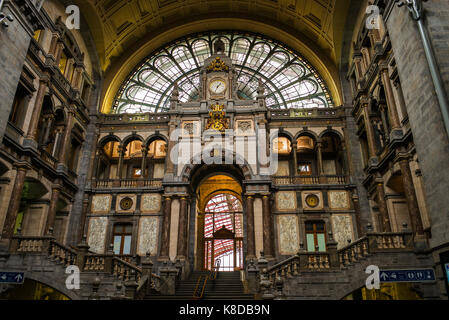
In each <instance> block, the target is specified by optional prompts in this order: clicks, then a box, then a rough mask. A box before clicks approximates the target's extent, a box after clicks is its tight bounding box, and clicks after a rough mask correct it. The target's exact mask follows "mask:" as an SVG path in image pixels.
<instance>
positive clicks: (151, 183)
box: [92, 178, 162, 189]
mask: <svg viewBox="0 0 449 320" xmlns="http://www.w3.org/2000/svg"><path fill="white" fill-rule="evenodd" d="M92 187H94V188H104V189H109V188H161V187H162V178H160V179H101V180H96V179H93V180H92Z"/></svg>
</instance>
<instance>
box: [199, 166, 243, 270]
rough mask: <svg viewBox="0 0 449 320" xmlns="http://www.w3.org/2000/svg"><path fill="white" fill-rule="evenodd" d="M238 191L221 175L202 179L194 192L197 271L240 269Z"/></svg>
mask: <svg viewBox="0 0 449 320" xmlns="http://www.w3.org/2000/svg"><path fill="white" fill-rule="evenodd" d="M241 195H242V187H241V185H240V183H239V182H237V180H235V179H234V178H233V177H231V176H228V175H225V174H215V175H212V176H209V177H208V178H205V179H204V180H203V181H202V182H201V183H200V184H199V186H198V188H197V199H198V202H197V213H198V214H197V267H198V269H200V270H210V269H211V268H212V266H213V265H214V262H215V261H216V260H220V269H219V271H235V270H240V269H241V268H243V261H244V260H243V239H244V224H243V219H244V218H243V205H242V196H241Z"/></svg>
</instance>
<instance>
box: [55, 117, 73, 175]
mask: <svg viewBox="0 0 449 320" xmlns="http://www.w3.org/2000/svg"><path fill="white" fill-rule="evenodd" d="M74 117H75V113H74V112H73V111H72V110H69V112H68V119H67V124H66V127H65V129H64V135H63V138H62V145H61V150H60V152H59V159H58V160H59V161H58V166H60V165H63V166H65V167H67V164H66V159H67V154H68V153H69V150H68V149H69V148H70V137H71V132H72V127H73V119H74Z"/></svg>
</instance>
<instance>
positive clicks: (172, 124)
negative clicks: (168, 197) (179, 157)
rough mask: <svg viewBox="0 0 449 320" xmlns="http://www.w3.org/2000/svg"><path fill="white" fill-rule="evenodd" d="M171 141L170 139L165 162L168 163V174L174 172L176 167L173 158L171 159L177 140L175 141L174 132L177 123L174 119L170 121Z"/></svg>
mask: <svg viewBox="0 0 449 320" xmlns="http://www.w3.org/2000/svg"><path fill="white" fill-rule="evenodd" d="M168 126H169V141H168V148H167V149H168V150H167V157H166V160H165V162H166V163H167V170H166V173H168V174H174V168H175V164H174V163H173V161H172V160H173V159H171V153H172V150H173V148H174V146H175V142H176V141H173V137H172V135H173V132H174V131H175V130H176V123H175V122H174V121H170V122H169V124H168Z"/></svg>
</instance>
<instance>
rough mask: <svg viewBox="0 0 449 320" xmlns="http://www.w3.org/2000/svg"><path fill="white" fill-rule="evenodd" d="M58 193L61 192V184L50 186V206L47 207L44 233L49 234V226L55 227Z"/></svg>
mask: <svg viewBox="0 0 449 320" xmlns="http://www.w3.org/2000/svg"><path fill="white" fill-rule="evenodd" d="M60 194H61V186H59V185H57V186H54V187H53V188H52V193H51V200H50V207H49V208H48V214H47V222H46V224H45V229H44V235H49V234H50V232H49V230H50V228H52V229H54V227H55V218H56V206H57V204H58V199H59V195H60ZM53 231H54V230H53Z"/></svg>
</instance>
